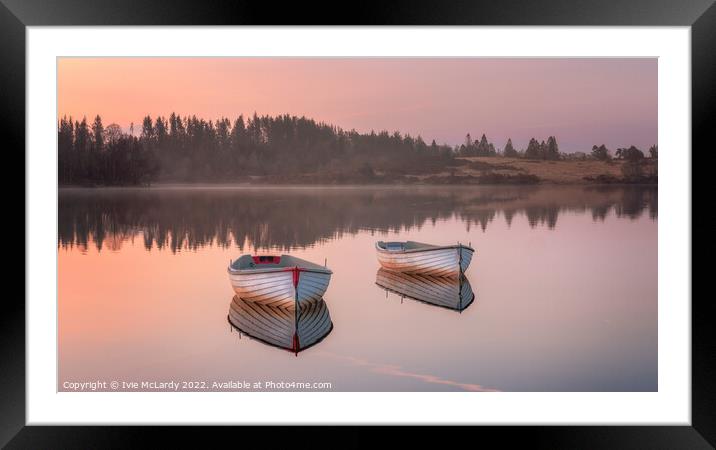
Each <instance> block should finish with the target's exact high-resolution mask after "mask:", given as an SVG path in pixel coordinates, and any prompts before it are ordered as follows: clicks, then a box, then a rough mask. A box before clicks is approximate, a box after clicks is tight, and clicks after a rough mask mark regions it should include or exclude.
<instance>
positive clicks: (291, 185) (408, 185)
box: [58, 182, 659, 190]
mask: <svg viewBox="0 0 716 450" xmlns="http://www.w3.org/2000/svg"><path fill="white" fill-rule="evenodd" d="M631 186H634V187H658V186H659V184H658V182H657V183H628V182H624V183H589V182H585V183H554V182H544V183H535V184H518V183H496V184H487V183H486V184H468V183H463V184H460V183H457V184H446V183H392V184H389V183H364V184H349V183H346V184H325V183H324V184H322V183H300V184H298V183H286V184H276V183H274V184H269V183H199V182H198V183H170V182H165V183H153V184H151V185H149V186H126V185H125V186H122V185H116V186H104V185H99V186H81V185H58V190H155V189H157V190H158V189H167V190H170V189H177V190H180V189H217V190H218V189H285V188H291V189H296V188H304V189H315V188H330V189H360V188H370V189H373V188H394V189H408V188H415V187H420V188H435V187H439V188H476V187H478V188H479V187H509V188H514V187H530V188H539V187H631Z"/></svg>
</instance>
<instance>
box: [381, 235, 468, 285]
mask: <svg viewBox="0 0 716 450" xmlns="http://www.w3.org/2000/svg"><path fill="white" fill-rule="evenodd" d="M375 249H376V251H377V253H378V262H380V265H381V266H383V268H384V269H387V270H391V271H394V272H404V273H419V274H423V275H432V276H437V277H458V276H459V275H460V274H462V273H465V271H466V270H467V267H468V266H469V265H470V261H471V260H472V254H473V253H474V252H475V250H474V249H473V248H472V247H469V246H467V245H462V244H457V245H445V246H439V245H430V244H423V243H421V242H413V241H407V242H383V241H379V242H377V243H376V244H375Z"/></svg>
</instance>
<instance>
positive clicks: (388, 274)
mask: <svg viewBox="0 0 716 450" xmlns="http://www.w3.org/2000/svg"><path fill="white" fill-rule="evenodd" d="M375 284H377V285H378V286H379V287H381V288H383V289H385V290H387V291H389V292H392V293H395V294H398V295H400V296H401V297H407V298H410V299H412V300H417V301H420V302H423V303H428V304H430V305H434V306H440V307H443V308H449V309H453V310H455V311H462V310H464V309H465V308H467V307H468V306H470V305H471V304H472V302H473V300H474V299H475V294H474V292H473V290H472V287H471V286H470V282H469V281H468V280H467V278H466V277H465V276H462V277H458V278H448V277H434V276H431V275H421V274H408V273H402V272H392V271H389V270H385V269H379V270H378V272H377V273H376V275H375Z"/></svg>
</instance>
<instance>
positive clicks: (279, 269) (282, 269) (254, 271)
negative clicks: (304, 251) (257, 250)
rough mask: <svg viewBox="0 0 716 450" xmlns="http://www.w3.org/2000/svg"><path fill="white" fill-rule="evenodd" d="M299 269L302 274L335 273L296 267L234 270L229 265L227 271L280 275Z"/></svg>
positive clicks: (326, 270)
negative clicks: (280, 273)
mask: <svg viewBox="0 0 716 450" xmlns="http://www.w3.org/2000/svg"><path fill="white" fill-rule="evenodd" d="M296 269H298V270H299V271H300V272H312V273H321V274H324V275H333V271H332V270H331V269H329V268H325V269H318V268H306V267H301V266H294V267H256V268H253V269H234V268H232V267H231V265H229V267H228V268H227V269H226V271H227V272H228V273H229V274H230V275H253V274H261V273H279V272H293V271H294V270H296Z"/></svg>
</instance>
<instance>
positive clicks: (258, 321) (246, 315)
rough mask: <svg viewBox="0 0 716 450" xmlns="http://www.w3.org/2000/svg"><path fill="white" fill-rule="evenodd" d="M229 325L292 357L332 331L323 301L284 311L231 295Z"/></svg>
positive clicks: (329, 317)
mask: <svg viewBox="0 0 716 450" xmlns="http://www.w3.org/2000/svg"><path fill="white" fill-rule="evenodd" d="M228 318H229V323H230V324H231V325H232V327H234V328H236V329H238V330H239V331H240V332H241V333H244V334H246V335H248V336H249V337H251V338H254V339H257V340H259V341H261V342H263V343H265V344H268V345H271V346H274V347H278V348H282V349H285V350H289V351H291V352H293V353H295V354H298V352H300V351H303V350H306V349H307V348H309V347H311V346H313V345H315V344H317V343H319V342H321V340H323V338H325V337H326V336H327V335H328V333H330V332H331V330H332V329H333V322H331V316H330V314H329V313H328V306H327V305H326V302H325V301H324V300H323V299H320V300H318V301H315V302H310V303H306V304H303V305H301V307H300V308H298V309H295V308H291V309H287V308H279V307H273V306H267V305H264V304H261V303H256V302H250V301H246V300H243V299H241V298H239V297H238V296H234V298H233V299H232V300H231V306H230V308H229V317H228Z"/></svg>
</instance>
